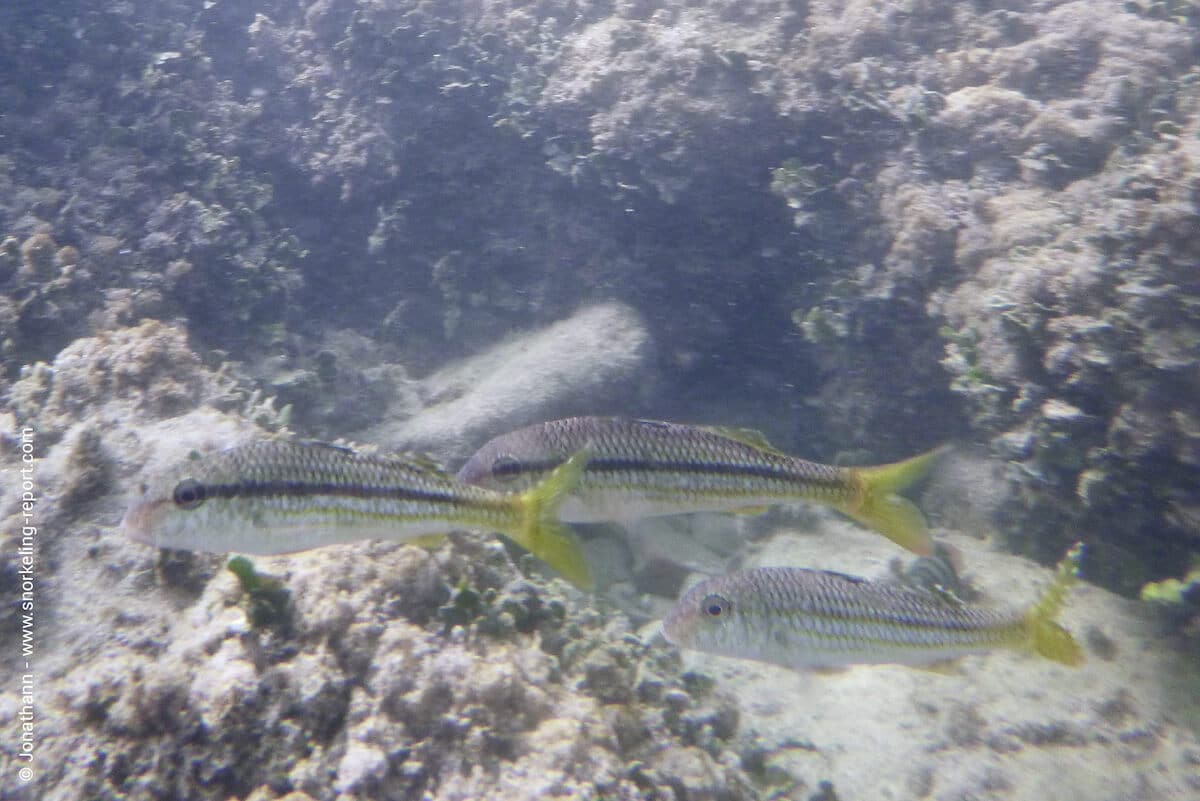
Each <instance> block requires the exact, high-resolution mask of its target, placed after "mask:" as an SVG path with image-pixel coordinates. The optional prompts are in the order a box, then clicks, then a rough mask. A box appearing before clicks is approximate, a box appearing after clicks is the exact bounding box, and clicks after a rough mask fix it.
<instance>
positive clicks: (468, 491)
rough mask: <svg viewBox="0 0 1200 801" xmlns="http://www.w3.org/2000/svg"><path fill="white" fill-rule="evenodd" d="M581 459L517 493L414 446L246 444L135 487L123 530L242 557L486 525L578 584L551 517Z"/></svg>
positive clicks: (579, 567) (412, 538) (571, 547)
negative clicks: (465, 474) (439, 463)
mask: <svg viewBox="0 0 1200 801" xmlns="http://www.w3.org/2000/svg"><path fill="white" fill-rule="evenodd" d="M585 460H586V457H585V456H583V455H576V456H572V457H571V458H569V459H567V460H566V461H564V462H563V463H562V464H561V465H560V466H558V467H556V468H555V469H554V470H553V471H551V472H549V473H547V474H546V475H545V476H543V477H542V480H541V481H539V482H538V483H536V484H534V485H532V486H530V487H529V488H528V489H527V490H525V491H524V492H521V493H506V492H497V491H495V490H489V489H485V488H483V487H475V486H470V485H467V484H463V483H461V482H459V481H457V480H456V479H455V478H454V477H453V476H451V475H450V474H448V473H446V472H444V471H443V470H441V469H440V468H438V467H436V466H435V465H433V464H431V463H430V462H428V461H427V460H426V459H424V458H422V457H418V456H415V455H387V456H380V455H362V454H358V453H356V452H354V451H352V450H350V449H348V448H343V447H340V446H335V445H327V444H324V443H315V442H288V441H278V440H270V441H263V442H256V443H253V444H249V445H244V446H240V447H235V448H231V449H229V450H225V451H220V452H217V453H214V454H211V455H208V456H202V457H197V458H192V459H189V460H186V461H185V462H183V463H182V464H180V465H178V466H177V467H175V468H174V469H173V470H170V471H168V472H166V473H165V474H163V475H161V476H159V477H157V478H155V479H154V480H153V481H151V482H149V483H146V484H143V485H141V487H140V490H139V492H138V493H136V495H135V497H134V498H133V500H132V502H131V503H130V505H129V508H128V511H127V512H126V513H125V517H124V519H123V520H122V522H121V528H122V529H123V531H124V533H125V534H126V535H127V536H129V537H131V538H132V539H134V540H136V541H138V542H142V543H146V544H148V545H154V546H157V547H159V548H176V549H182V550H190V551H212V552H219V553H223V552H230V551H232V552H236V553H244V554H281V553H290V552H293V551H303V550H308V549H310V548H318V547H320V546H323V545H332V544H334V543H344V542H353V541H357V540H364V539H384V540H392V541H398V542H419V543H420V544H425V543H427V542H428V541H429V538H430V537H431V536H432V535H441V534H446V533H448V532H450V531H455V530H461V529H474V530H482V531H496V532H500V533H502V534H504V535H506V536H507V537H509V538H510V539H511V540H512V541H513V542H515V543H517V544H518V545H520V546H521V547H522V548H525V549H526V550H528V551H529V552H530V553H532V554H533V555H535V556H536V557H538V558H539V559H541V560H542V561H543V562H545V563H546V564H548V565H549V566H550V567H552V568H554V569H555V570H556V571H558V572H559V573H560V574H562V575H563V577H565V578H566V579H568V580H569V581H571V582H572V583H574V584H575V585H576V586H579V587H582V588H585V589H586V588H590V587H591V579H590V577H589V575H588V569H587V565H586V562H585V560H584V556H583V552H582V550H581V549H580V547H579V545H578V543H577V541H576V540H575V539H574V537H573V535H572V534H571V533H570V531H569V530H568V529H567V528H566V527H565V526H564V525H562V523H561V522H559V520H558V507H559V505H560V504H561V503H562V500H563V499H564V498H565V497H566V494H567V493H568V492H569V491H570V489H571V487H572V486H573V485H574V484H575V483H576V482H577V481H578V480H579V477H580V475H581V474H582V471H583V465H584V462H585Z"/></svg>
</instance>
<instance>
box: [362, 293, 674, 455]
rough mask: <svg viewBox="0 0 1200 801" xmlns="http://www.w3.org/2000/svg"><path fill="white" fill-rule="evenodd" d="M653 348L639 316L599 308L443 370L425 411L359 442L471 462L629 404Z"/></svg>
mask: <svg viewBox="0 0 1200 801" xmlns="http://www.w3.org/2000/svg"><path fill="white" fill-rule="evenodd" d="M650 348H651V343H650V334H649V331H648V330H647V329H646V327H645V326H644V324H643V323H642V321H641V319H640V317H639V316H638V314H637V313H636V312H634V311H633V309H631V308H629V307H628V306H624V305H622V304H615V303H609V304H602V305H599V306H591V307H588V308H585V309H582V310H580V311H578V312H576V313H575V314H574V315H572V316H571V317H568V318H567V319H565V320H562V321H560V322H558V323H554V324H553V325H550V326H547V327H546V328H544V329H541V330H539V331H533V332H530V333H527V334H523V335H518V336H516V337H513V338H511V339H509V340H508V341H507V342H504V343H501V344H499V345H496V346H495V347H493V348H490V349H488V350H486V351H484V352H482V353H479V354H476V355H474V356H471V357H468V358H466V359H464V360H462V361H460V362H456V363H453V364H450V365H448V366H446V367H443V368H441V369H440V370H438V371H437V372H436V373H434V374H433V375H431V376H429V377H428V378H426V379H424V380H423V381H421V382H420V385H419V393H420V396H421V397H422V398H423V399H424V403H425V406H424V408H423V409H421V410H420V411H418V412H416V413H415V414H414V413H413V412H412V410H411V409H397V410H395V411H396V412H398V413H399V414H402V415H404V416H405V417H406V418H407V419H401V420H398V421H395V422H385V423H382V424H380V425H378V426H375V427H373V428H371V429H369V430H367V431H365V432H362V433H360V434H358V435H357V437H358V438H360V439H364V440H367V441H371V442H380V443H385V444H387V445H388V446H391V447H395V448H398V449H417V450H427V451H430V452H432V453H436V454H438V455H440V456H443V457H445V458H454V459H465V458H466V457H467V456H469V455H470V454H471V452H472V451H473V450H474V449H475V448H476V447H478V446H479V445H480V444H482V443H483V442H484V441H485V440H487V439H488V438H489V437H490V436H492V435H495V434H496V433H498V432H502V431H507V430H510V429H515V428H518V427H520V426H522V425H527V424H529V423H532V422H535V421H537V420H543V419H552V418H555V417H561V416H564V415H566V414H570V413H576V414H577V413H580V412H586V411H589V410H600V409H604V408H608V405H615V406H621V405H623V404H624V403H627V397H628V395H629V393H630V392H631V391H633V392H638V391H640V390H642V389H644V387H643V386H642V385H643V384H644V382H645V381H646V380H647V376H646V374H645V371H644V368H645V365H646V361H647V360H648V358H649V353H650ZM634 382H638V383H637V384H635V383H634ZM622 398H625V399H626V400H625V401H622Z"/></svg>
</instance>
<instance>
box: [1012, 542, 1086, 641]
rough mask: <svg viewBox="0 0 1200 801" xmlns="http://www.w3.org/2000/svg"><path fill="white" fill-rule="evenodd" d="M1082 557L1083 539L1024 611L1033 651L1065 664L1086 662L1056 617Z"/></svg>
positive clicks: (1064, 558) (1076, 576) (1072, 582)
mask: <svg viewBox="0 0 1200 801" xmlns="http://www.w3.org/2000/svg"><path fill="white" fill-rule="evenodd" d="M1082 558H1083V543H1081V542H1077V543H1075V544H1074V545H1073V546H1072V547H1071V550H1069V551H1067V555H1066V556H1064V557H1063V560H1062V561H1061V562H1059V563H1058V573H1057V575H1055V577H1054V581H1053V583H1051V585H1050V586H1049V587H1047V588H1046V591H1045V592H1044V593H1043V594H1042V597H1041V599H1039V600H1038V602H1037V603H1036V604H1034V606H1033V607H1032V608H1031V609H1030V610H1029V611H1028V612H1026V613H1025V628H1026V630H1027V631H1028V634H1029V647H1030V648H1032V649H1033V651H1034V653H1037V654H1040V655H1041V656H1044V657H1046V658H1047V659H1053V660H1054V661H1055V662H1061V663H1062V664H1064V665H1079V664H1082V663H1083V651H1082V649H1080V647H1079V643H1077V642H1075V638H1074V637H1072V636H1071V633H1070V632H1069V631H1067V630H1066V629H1064V628H1063V627H1062V626H1061V625H1059V624H1058V622H1057V620H1056V619H1055V618H1057V617H1058V613H1059V612H1061V611H1062V608H1063V603H1064V602H1065V601H1066V598H1067V592H1068V590H1070V589H1071V586H1072V585H1073V584H1075V581H1076V579H1077V578H1078V576H1079V562H1080V560H1081V559H1082Z"/></svg>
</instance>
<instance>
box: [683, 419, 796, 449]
mask: <svg viewBox="0 0 1200 801" xmlns="http://www.w3.org/2000/svg"><path fill="white" fill-rule="evenodd" d="M700 428H702V429H704V430H705V431H708V432H709V433H712V434H716V435H718V436H721V437H725V438H726V439H732V440H735V441H737V442H740V443H742V444H743V445H749V446H750V447H751V448H758V449H759V450H764V451H769V452H771V453H781V451H780V450H779V449H778V448H776V447H775V446H774V445H772V444H771V441H770V440H768V439H767V436H766V434H764V433H763V432H761V431H759V430H758V429H756V428H742V427H739V426H700Z"/></svg>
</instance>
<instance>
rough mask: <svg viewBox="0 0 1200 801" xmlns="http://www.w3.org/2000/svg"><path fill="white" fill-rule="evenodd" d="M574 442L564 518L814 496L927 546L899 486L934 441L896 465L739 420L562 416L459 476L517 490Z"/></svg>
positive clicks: (913, 545) (921, 523)
mask: <svg viewBox="0 0 1200 801" xmlns="http://www.w3.org/2000/svg"><path fill="white" fill-rule="evenodd" d="M579 451H586V452H587V454H588V460H587V465H586V467H585V468H584V472H583V476H582V478H581V479H580V481H579V483H578V484H577V485H576V486H575V488H574V490H572V492H571V493H570V496H569V497H568V498H567V499H566V500H565V501H564V502H563V505H562V508H561V509H560V511H559V515H560V517H561V519H562V520H564V521H566V522H569V523H598V522H617V523H630V522H633V521H636V520H640V519H642V518H646V517H656V516H660V515H674V514H682V513H688V512H742V513H758V512H761V511H763V510H764V509H765V508H767V507H769V506H772V505H775V504H783V503H792V502H795V501H816V502H819V503H824V504H827V505H829V506H831V507H833V508H834V509H836V510H837V511H839V512H841V513H843V514H845V515H847V516H849V517H850V518H852V519H854V520H856V521H857V522H859V523H860V524H862V525H865V526H867V527H868V528H871V529H874V530H875V531H878V532H879V533H881V534H883V535H884V536H885V537H887V538H888V539H890V540H892V541H893V542H895V543H896V544H898V545H900V546H901V547H903V548H906V549H908V550H910V551H912V552H914V553H916V554H919V555H922V556H926V555H929V554H930V553H931V552H932V540H931V539H930V535H929V529H928V528H927V527H926V525H925V518H924V517H923V516H922V514H921V512H920V510H919V509H917V507H916V506H915V505H914V504H913V503H912V502H911V501H908V500H907V499H905V498H902V497H900V496H899V495H897V494H896V493H898V492H899V491H901V490H903V489H905V488H906V487H908V486H910V485H912V484H914V483H915V482H917V481H918V480H920V479H921V478H922V477H923V476H924V475H925V474H926V473H927V472H928V471H929V469H930V468H931V467H932V465H933V463H934V461H935V460H936V459H937V457H938V456H939V455H940V454H941V453H942V452H943V449H941V448H939V449H935V450H932V451H929V452H927V453H923V454H921V455H919V456H916V457H913V458H911V459H908V460H906V461H902V462H897V463H896V464H889V465H883V466H878V467H838V466H835V465H829V464H821V463H818V462H809V461H806V460H804V459H800V458H797V457H795V456H789V455H788V454H785V453H782V452H780V451H778V450H775V449H774V448H772V447H771V446H770V444H769V443H767V442H766V440H765V439H764V438H762V436H761V435H760V434H758V433H757V432H753V431H747V430H745V429H725V428H711V427H704V426H695V425H687V424H681V423H670V422H664V421H661V420H635V419H626V418H621V417H569V418H565V419H562V420H552V421H549V422H545V423H538V424H536V425H531V426H527V427H525V428H521V429H518V430H516V431H513V432H511V433H508V434H503V435H501V436H498V437H496V438H494V439H492V440H491V441H489V442H487V443H486V444H484V445H483V446H482V447H481V448H480V449H479V450H478V451H476V452H475V453H474V454H473V455H472V456H471V457H470V458H469V459H468V460H467V462H466V463H465V464H464V465H463V466H462V468H461V469H459V471H458V474H457V476H458V478H459V480H460V481H463V482H465V483H468V484H475V485H479V486H483V487H489V488H491V489H508V490H514V489H523V488H526V487H529V486H531V485H532V484H533V483H534V482H536V481H539V480H541V479H542V478H543V477H544V476H545V475H547V474H548V473H549V472H550V471H552V470H554V469H555V468H556V467H558V465H560V464H562V463H563V462H564V461H565V460H566V459H567V458H568V457H570V456H571V454H573V453H576V452H579Z"/></svg>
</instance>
